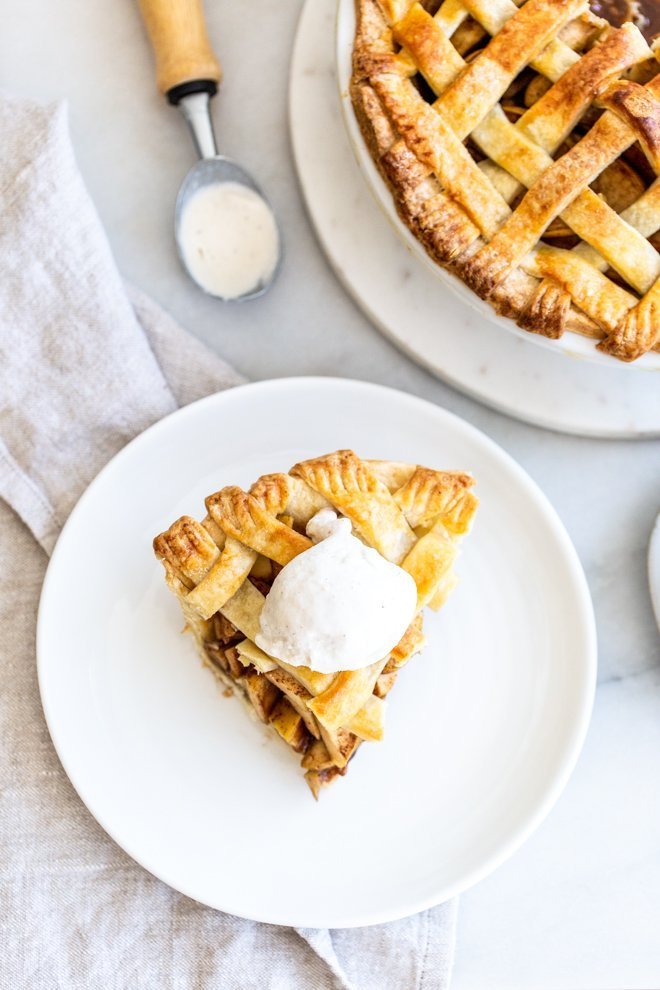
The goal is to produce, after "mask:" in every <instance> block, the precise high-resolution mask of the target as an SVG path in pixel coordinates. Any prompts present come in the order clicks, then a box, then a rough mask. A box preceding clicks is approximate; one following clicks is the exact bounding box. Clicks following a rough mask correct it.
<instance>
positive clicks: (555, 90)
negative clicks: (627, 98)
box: [394, 4, 660, 292]
mask: <svg viewBox="0 0 660 990" xmlns="http://www.w3.org/2000/svg"><path fill="white" fill-rule="evenodd" d="M523 9H525V8H523ZM440 35H442V32H439V30H438V29H436V27H435V22H434V20H433V18H431V16H430V15H429V14H427V13H426V11H424V10H423V8H422V7H421V6H420V5H419V4H415V5H413V7H411V8H410V10H409V12H408V14H407V15H406V17H405V18H404V19H403V21H402V22H400V23H399V24H396V25H395V26H394V37H395V38H396V39H397V40H398V41H399V42H400V43H401V44H403V45H405V46H406V49H407V50H408V51H409V53H410V54H411V55H412V57H413V59H414V62H415V63H416V64H417V66H418V68H419V71H420V72H421V73H422V74H423V75H424V77H425V78H426V80H427V82H428V83H429V85H431V86H432V88H434V89H436V87H437V86H440V85H442V84H443V81H445V80H447V79H449V78H453V77H454V76H456V75H458V74H459V72H460V71H461V68H462V67H463V66H464V65H465V63H464V62H463V59H462V58H461V57H460V55H459V54H458V52H456V49H455V48H454V47H453V45H452V44H451V42H450V41H449V40H448V39H445V37H444V35H442V36H441V37H440ZM450 51H451V52H452V53H453V55H452V54H450ZM650 56H651V50H650V49H649V47H648V45H647V44H646V42H645V41H644V39H643V37H642V35H641V34H640V33H639V31H638V30H637V28H635V27H634V25H632V24H630V25H626V26H624V27H623V28H621V29H620V30H619V31H612V32H611V33H610V34H609V36H608V37H606V38H605V39H604V40H603V41H602V42H601V43H600V44H599V45H597V46H596V47H595V48H593V49H592V50H591V51H590V52H588V53H587V54H586V55H585V56H584V57H583V58H581V59H579V60H578V61H577V62H576V63H575V64H574V65H573V66H572V67H571V68H570V69H569V70H568V71H567V72H566V73H565V74H564V75H563V76H562V77H561V78H560V79H559V80H558V82H556V83H555V85H554V86H552V87H551V89H550V90H548V92H547V93H546V94H544V96H542V97H541V98H540V99H539V100H538V101H537V102H536V103H535V104H534V105H533V106H532V107H530V108H529V110H527V111H526V113H524V114H523V115H522V117H520V119H519V120H518V121H517V122H516V123H515V124H513V123H511V122H510V121H509V120H508V118H507V117H506V114H505V113H504V111H503V110H502V108H501V107H500V106H496V107H494V108H493V109H492V110H491V112H490V113H489V114H488V115H487V117H486V118H485V120H484V121H483V122H482V123H481V124H480V125H479V126H478V127H477V128H476V129H475V130H474V132H473V134H472V138H473V139H474V140H475V141H476V143H477V144H478V145H479V146H480V147H481V148H482V150H483V151H484V152H485V153H486V154H487V155H488V156H489V157H490V159H492V162H495V163H497V164H498V165H499V166H501V168H503V169H506V170H507V172H508V173H510V174H511V175H512V176H514V178H515V179H516V180H518V181H517V182H515V183H513V185H512V186H508V187H506V190H505V198H506V199H507V201H509V200H510V199H513V198H514V196H515V195H517V193H518V191H519V189H520V188H521V187H523V186H524V187H528V188H529V187H531V186H532V185H533V184H534V183H535V182H536V181H537V180H538V179H539V177H540V176H542V175H543V174H544V173H545V172H546V171H548V170H549V169H550V168H551V167H552V166H553V159H552V157H551V154H552V153H554V152H555V151H556V150H557V148H558V147H559V146H560V145H561V143H562V141H564V140H565V138H566V136H567V134H568V133H570V131H571V130H572V128H573V127H574V125H575V123H576V122H577V120H578V119H579V117H580V116H581V115H582V113H583V112H584V111H585V109H587V107H588V106H589V105H590V104H591V102H592V100H593V98H594V96H595V94H596V92H597V91H598V90H599V89H600V88H601V86H603V85H604V84H605V83H606V81H607V80H608V79H610V78H611V76H612V75H615V74H619V73H621V72H622V71H624V69H626V68H628V67H630V66H631V65H633V64H635V63H637V62H639V61H642V60H643V59H646V58H649V57H650ZM440 65H441V66H443V69H442V71H440V68H439V66H440ZM436 91H437V89H436ZM438 105H439V101H438V102H437V103H436V106H438ZM482 171H484V167H483V166H482ZM487 175H488V178H489V180H490V181H491V182H494V183H495V185H496V186H497V185H498V180H500V181H501V177H499V176H497V174H496V169H495V168H494V166H493V165H492V163H491V164H490V165H489V169H488V172H487ZM500 188H502V187H500ZM585 192H586V195H585V198H584V201H583V203H582V204H578V207H576V208H575V209H574V210H572V211H571V210H569V211H568V215H567V214H566V212H564V214H563V217H562V219H564V220H565V221H566V222H568V223H569V225H570V226H572V228H573V229H574V230H575V233H576V234H578V236H580V237H582V238H583V240H585V241H587V242H588V243H590V244H592V245H593V246H594V248H595V249H596V251H597V252H599V253H600V254H601V255H602V257H603V260H604V261H606V262H607V263H609V264H610V265H611V266H612V267H613V268H615V269H616V270H617V271H618V272H619V273H620V274H621V275H622V276H623V277H624V278H625V279H626V280H627V282H628V283H629V284H630V285H632V286H633V288H635V289H637V291H638V292H645V291H646V290H647V289H648V288H649V287H650V286H651V285H652V284H653V283H654V281H655V280H656V278H658V276H659V275H660V257H659V256H658V254H657V252H656V251H655V249H654V247H653V245H651V244H649V242H648V241H647V240H646V238H645V237H644V236H643V235H642V234H641V233H638V232H637V231H636V230H634V229H633V228H632V227H631V226H630V225H629V224H628V223H626V222H625V220H623V219H621V218H620V217H619V215H618V214H617V213H616V212H615V211H614V210H612V209H611V208H610V207H609V206H608V205H607V204H606V203H605V202H604V201H603V200H601V199H600V198H599V197H598V196H596V194H595V193H592V192H591V191H590V190H588V191H585ZM615 245H616V247H615ZM525 253H526V252H525V251H523V252H522V254H521V257H523V256H524V254H525Z"/></svg>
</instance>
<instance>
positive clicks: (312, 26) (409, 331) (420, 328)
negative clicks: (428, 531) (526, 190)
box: [289, 0, 660, 438]
mask: <svg viewBox="0 0 660 990" xmlns="http://www.w3.org/2000/svg"><path fill="white" fill-rule="evenodd" d="M336 11H337V6H336V0H308V2H307V3H306V4H305V6H304V8H303V11H302V14H301V18H300V23H299V27H298V34H297V38H296V43H295V48H294V53H293V60H292V65H291V80H290V104H289V105H290V123H291V135H292V144H293V150H294V156H295V161H296V166H297V169H298V175H299V178H300V183H301V187H302V191H303V195H304V197H305V201H306V204H307V208H308V212H309V215H310V218H311V220H312V222H313V224H314V226H315V228H316V232H317V234H318V237H319V240H320V242H321V244H322V246H323V248H324V250H325V252H326V254H327V257H328V260H329V261H330V263H331V265H332V266H333V268H334V270H335V271H336V273H337V275H338V277H339V278H340V279H341V281H342V282H343V284H344V286H345V287H346V289H347V290H348V291H349V292H350V293H351V295H352V296H353V297H354V298H355V300H356V301H357V303H358V304H359V305H360V306H361V307H362V308H363V309H364V311H365V313H366V314H367V315H368V316H369V318H370V319H371V320H372V321H373V323H374V324H375V325H376V326H377V327H378V328H379V329H380V330H381V331H382V332H383V333H384V334H385V335H386V336H387V337H389V338H390V339H391V340H392V341H393V342H394V343H395V344H396V345H397V346H398V347H399V348H400V349H401V350H402V351H404V352H405V353H406V354H408V355H409V356H410V357H412V358H414V359H415V360H416V361H418V362H419V363H420V364H422V365H424V366H425V367H427V368H428V369H429V370H431V371H432V372H433V373H434V374H436V375H437V376H438V377H440V378H442V379H443V380H445V381H447V382H448V383H449V384H451V385H453V386H455V387H456V388H458V389H460V390H461V391H463V392H466V393H467V394H468V395H471V396H472V397H473V398H476V399H478V400H480V401H482V402H484V403H486V404H488V405H490V406H492V407H494V408H496V409H498V410H500V411H502V412H505V413H508V414H509V415H512V416H516V417H517V418H519V419H522V420H525V421H526V422H530V423H534V424H535V425H538V426H543V427H546V428H548V429H555V430H560V431H564V432H567V433H577V434H580V435H585V436H598V437H625V438H633V437H650V436H660V375H659V374H656V373H655V372H644V373H642V372H641V371H640V372H639V373H633V372H632V371H631V368H630V367H628V366H623V365H620V364H618V363H617V362H615V361H614V360H612V361H608V362H607V363H603V364H600V363H596V362H592V361H587V360H585V359H581V358H574V359H568V358H567V356H566V355H565V354H564V353H563V352H562V351H559V350H553V349H552V348H551V347H540V346H538V344H536V343H535V342H534V341H535V338H532V337H531V335H528V334H525V335H523V334H520V335H519V334H518V333H516V334H513V333H508V332H507V333H504V332H501V331H500V330H499V329H498V328H496V327H493V324H492V321H491V320H490V319H488V320H486V319H484V318H483V317H482V316H481V315H479V314H478V313H477V311H476V309H475V308H474V306H472V305H470V306H468V305H466V304H465V303H464V302H463V300H462V299H461V298H459V297H458V296H457V295H456V293H454V292H452V291H450V290H449V289H448V288H447V285H446V284H445V283H444V282H443V281H442V279H441V278H438V276H437V275H436V274H435V273H434V272H433V271H431V270H430V269H429V266H428V265H427V264H424V265H422V264H419V262H418V259H417V256H416V255H415V254H413V253H412V250H411V249H410V247H409V246H408V245H407V244H406V243H405V241H404V240H402V238H400V237H398V236H397V235H396V234H395V233H394V232H393V228H392V224H391V223H390V221H389V219H387V217H386V215H385V212H384V211H383V210H382V209H381V208H380V207H379V205H377V203H376V200H375V199H374V197H373V196H372V195H371V194H370V192H369V189H370V188H371V186H370V185H369V184H368V183H367V182H366V180H365V177H364V172H363V171H362V169H361V168H360V166H359V165H358V162H357V160H356V157H355V153H354V149H353V147H352V145H351V142H350V141H349V138H348V135H347V129H346V127H345V124H344V120H343V119H342V111H341V108H340V99H339V97H338V85H337V73H336V67H335V64H336V48H335V17H336ZM344 98H346V97H344ZM369 162H370V159H369ZM413 240H414V239H413ZM415 243H416V242H415Z"/></svg>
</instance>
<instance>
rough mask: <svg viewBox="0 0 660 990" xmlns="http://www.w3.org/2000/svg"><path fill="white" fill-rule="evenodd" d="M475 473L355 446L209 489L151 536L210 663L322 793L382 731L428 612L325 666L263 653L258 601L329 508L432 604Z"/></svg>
mask: <svg viewBox="0 0 660 990" xmlns="http://www.w3.org/2000/svg"><path fill="white" fill-rule="evenodd" d="M473 484H474V479H473V478H472V477H471V476H470V475H468V474H465V473H462V472H450V471H435V470H432V469H430V468H425V467H420V466H419V465H414V464H406V463H401V462H391V461H364V460H361V459H360V458H359V457H358V456H357V455H356V454H355V453H354V452H353V451H351V450H341V451H335V452H334V453H332V454H327V455H324V456H323V457H316V458H313V459H311V460H308V461H303V462H301V463H300V464H297V465H295V467H294V468H292V469H291V473H290V474H271V475H264V476H263V477H262V478H260V479H258V481H256V482H255V484H254V485H252V487H251V488H250V490H249V492H244V491H243V490H242V489H241V488H237V487H235V486H228V487H226V488H223V489H221V490H220V491H219V492H215V493H214V494H212V495H210V496H209V497H208V498H207V499H206V509H207V512H208V515H207V517H206V518H205V519H204V520H203V521H202V522H201V523H199V522H197V521H196V520H194V519H192V518H191V517H189V516H184V517H182V518H181V519H178V520H177V521H176V522H175V523H173V525H172V526H171V527H170V529H169V530H167V531H166V532H165V533H161V534H160V535H159V536H158V537H156V539H155V540H154V552H155V554H156V556H157V557H158V558H159V559H160V560H161V561H162V563H163V565H164V567H165V572H166V580H167V583H168V585H169V587H170V588H171V590H172V591H173V592H174V593H175V594H176V595H177V597H178V598H179V601H180V604H181V608H182V610H183V612H184V615H185V617H186V623H187V626H188V628H189V629H190V630H191V631H192V633H193V635H194V637H195V640H196V643H197V646H198V649H199V652H200V654H201V656H202V657H203V659H204V662H205V663H206V665H207V666H209V667H210V668H211V669H212V670H213V672H214V673H215V675H216V676H217V677H218V678H219V679H220V680H221V681H222V682H223V683H225V684H228V685H231V686H232V687H233V688H236V689H237V692H238V694H239V695H240V696H241V697H242V698H243V699H244V700H246V702H247V703H248V704H249V705H251V707H252V709H253V710H254V712H255V714H256V716H257V717H258V718H259V719H260V720H261V721H262V722H265V723H267V724H269V725H270V726H271V727H272V728H273V729H274V730H275V731H276V732H277V734H278V735H279V736H280V737H281V738H282V739H283V740H284V741H285V742H286V743H287V744H288V745H289V746H290V747H291V748H292V749H294V750H295V751H296V752H297V753H299V754H301V755H302V757H303V759H302V766H303V768H304V769H305V770H306V771H307V773H306V775H305V777H306V780H307V783H308V784H309V786H310V788H311V789H312V791H313V793H314V794H315V796H316V795H317V794H318V791H319V789H320V788H321V787H322V786H325V785H326V784H327V783H329V782H330V781H331V780H333V779H334V778H335V777H336V776H337V775H341V774H343V773H345V772H346V768H347V765H348V762H349V760H350V759H351V757H352V756H353V755H354V754H355V752H356V750H357V749H358V747H359V746H360V745H361V743H362V741H364V740H370V741H375V740H379V739H381V738H382V736H383V729H384V717H385V703H384V701H383V698H384V697H385V695H386V694H388V693H389V691H390V690H391V688H392V686H393V684H394V681H395V679H396V675H397V671H398V670H399V668H400V667H401V666H403V665H404V664H405V663H406V662H407V661H408V660H409V659H410V657H412V656H413V655H414V654H415V653H417V652H418V651H419V649H420V648H421V646H422V644H423V641H424V637H423V633H422V616H421V613H419V612H418V614H417V615H416V616H415V618H414V619H413V621H412V622H411V624H410V626H409V628H408V629H407V631H406V633H405V634H404V636H403V637H402V639H401V641H400V642H399V643H398V644H397V646H396V647H395V648H394V649H393V650H392V652H391V653H390V655H389V656H387V657H383V658H382V660H380V661H378V662H377V663H375V664H372V665H371V666H370V667H367V668H364V669H362V670H355V671H343V672H342V671H339V672H337V673H336V674H321V673H318V672H316V671H313V670H311V669H309V668H307V667H293V666H290V665H288V664H286V663H284V662H282V661H278V660H276V659H275V658H272V657H268V656H267V655H266V654H265V653H263V651H261V650H260V649H259V648H258V647H257V646H256V645H255V642H254V640H255V638H256V636H257V634H258V632H259V621H260V615H261V610H262V608H263V604H264V601H265V598H264V595H265V594H266V593H267V592H268V590H269V587H270V583H271V582H272V580H273V579H274V577H275V575H276V573H277V571H278V569H279V568H280V567H281V566H283V565H285V564H286V563H288V561H290V560H292V559H293V557H295V556H296V555H297V554H299V553H303V552H304V551H305V550H306V549H308V548H309V547H310V546H311V541H310V540H309V539H308V538H307V537H306V536H304V535H302V532H301V531H304V529H305V526H306V524H307V522H309V520H310V519H311V518H312V516H313V515H315V514H316V513H317V512H318V511H319V509H322V508H325V507H327V506H331V507H333V508H334V509H336V510H337V511H338V512H340V513H342V514H343V515H345V516H346V517H348V518H349V519H351V521H352V523H353V526H354V529H355V531H356V533H357V534H358V535H359V536H360V537H361V538H362V539H363V540H364V541H365V542H366V543H368V544H369V545H371V546H375V547H376V548H377V549H379V550H380V552H381V553H383V554H384V555H385V556H388V557H389V559H391V560H396V561H397V562H398V563H399V564H401V566H402V567H404V569H406V570H408V571H409V573H411V574H412V576H413V578H414V580H415V581H416V583H417V586H418V592H419V605H420V608H421V605H422V604H424V603H426V602H428V603H429V604H431V606H432V607H435V606H436V605H437V604H439V603H440V601H441V600H442V598H443V597H444V596H446V594H447V592H448V590H449V588H450V586H451V582H452V580H453V575H452V564H453V560H454V557H455V554H456V550H457V545H458V541H459V540H460V538H461V537H462V536H463V535H464V534H465V533H467V531H468V530H469V527H470V524H471V521H472V517H473V515H474V512H475V510H476V505H477V499H476V497H475V496H474V494H473V493H472V491H471V489H472V486H473Z"/></svg>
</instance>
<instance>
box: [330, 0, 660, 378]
mask: <svg viewBox="0 0 660 990" xmlns="http://www.w3.org/2000/svg"><path fill="white" fill-rule="evenodd" d="M354 36H355V0H338V6H337V22H336V59H337V80H338V82H339V87H340V99H341V107H342V113H343V117H344V123H345V125H346V130H347V132H348V137H349V140H350V143H351V146H352V148H353V151H354V153H355V156H356V158H357V161H358V164H359V166H360V169H361V171H362V173H363V175H364V176H365V178H366V180H367V184H368V185H369V188H370V189H371V192H372V193H373V195H374V197H375V199H376V202H377V203H378V204H379V206H380V207H381V209H382V210H383V212H384V213H385V215H386V216H387V218H388V220H389V221H390V223H391V224H392V226H393V228H394V229H395V230H396V232H397V234H398V235H399V237H400V238H402V240H403V241H404V243H405V244H406V246H407V247H408V249H409V250H410V252H411V253H412V254H413V255H414V257H415V258H416V259H417V261H418V262H419V263H421V264H422V265H424V266H425V267H426V268H427V269H429V270H430V271H432V272H433V273H434V275H436V276H437V277H438V278H439V279H440V280H441V281H442V282H443V283H444V284H445V285H447V286H448V287H449V288H450V289H451V290H452V291H453V292H454V293H456V294H457V295H458V296H459V298H460V299H462V301H463V302H464V303H466V304H467V305H468V306H471V307H472V308H473V309H475V310H476V311H477V312H478V313H479V315H480V316H482V317H485V318H486V319H487V320H489V321H490V322H491V323H496V324H497V325H498V326H500V327H502V328H504V329H505V330H508V331H509V332H511V333H514V334H516V336H518V337H521V338H523V339H524V340H527V341H529V340H531V341H532V342H533V343H535V344H538V345H539V346H541V347H544V348H550V349H551V350H553V351H558V350H559V351H563V352H564V353H565V354H567V355H570V356H572V357H578V358H583V359H584V358H587V359H588V360H589V361H594V362H596V363H598V364H601V365H604V366H606V367H609V366H611V365H612V364H613V363H616V364H617V365H622V366H624V367H626V368H628V369H636V370H638V371H644V370H646V371H651V370H658V369H660V353H658V352H657V351H653V352H651V353H649V354H645V355H644V356H643V357H642V358H640V359H638V360H637V361H635V362H634V363H633V364H626V363H625V362H621V361H618V360H617V359H616V358H612V357H609V356H608V355H607V354H602V353H601V352H600V351H599V350H597V349H596V342H595V341H593V340H592V339H591V338H589V337H584V336H582V335H581V334H579V333H572V332H568V333H565V334H564V335H563V336H562V337H561V338H560V339H559V340H549V339H548V338H547V337H542V336H540V335H539V334H530V333H528V332H527V331H525V330H521V329H520V327H518V326H516V324H515V323H514V321H513V320H511V319H508V318H507V317H504V316H498V315H497V314H496V313H495V311H494V310H493V308H492V307H491V306H490V305H489V304H488V303H487V302H485V300H483V299H480V298H479V296H477V295H476V294H475V293H474V292H472V291H471V290H470V289H468V288H467V286H466V285H465V284H464V283H463V282H462V281H461V280H460V279H459V278H457V277H456V276H454V275H452V274H451V273H450V272H447V271H445V270H444V268H441V267H440V265H437V264H436V263H435V262H434V261H433V260H432V259H431V258H430V257H429V255H428V254H427V253H426V251H425V250H424V248H423V247H422V245H421V244H420V242H419V241H418V240H417V238H416V237H415V236H414V235H413V234H412V233H411V232H410V230H409V229H408V227H406V225H405V224H404V223H403V222H402V220H401V219H400V218H399V215H398V213H397V212H396V209H395V206H394V200H393V198H392V194H391V192H390V190H389V188H388V186H387V184H386V183H385V181H384V180H383V178H382V176H381V174H380V172H379V171H378V169H377V168H376V166H375V164H374V162H373V159H372V157H371V154H370V153H369V149H368V148H367V146H366V144H365V142H364V139H363V137H362V133H361V131H360V128H359V125H358V123H357V120H356V117H355V114H354V112H353V107H352V104H351V99H350V95H349V86H350V81H351V56H352V51H353V38H354Z"/></svg>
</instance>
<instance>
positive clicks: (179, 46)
mask: <svg viewBox="0 0 660 990" xmlns="http://www.w3.org/2000/svg"><path fill="white" fill-rule="evenodd" d="M139 3H140V10H141V12H142V17H143V19H144V23H145V26H146V28H147V33H148V35H149V38H150V40H151V44H152V47H153V50H154V54H155V56H156V78H157V84H158V88H159V89H160V91H161V92H162V93H163V94H164V95H165V96H166V97H167V100H168V101H169V103H171V104H172V105H173V106H178V107H179V109H180V110H181V112H182V113H183V116H184V118H185V120H186V122H187V124H188V127H189V129H190V132H191V134H192V138H193V142H194V144H195V148H196V150H197V153H198V154H199V156H200V161H198V162H197V164H196V165H193V167H192V168H191V169H190V171H189V172H188V174H187V175H186V177H185V178H184V180H183V182H182V184H181V187H180V189H179V193H178V196H177V200H176V207H175V215H174V234H175V241H176V245H177V252H178V255H179V259H180V261H181V265H182V266H183V268H184V270H185V271H186V273H187V274H188V275H189V277H190V278H191V279H192V280H193V281H194V282H195V284H196V285H198V286H199V288H201V289H202V291H203V292H205V293H206V294H207V295H210V296H213V297H214V298H216V299H221V300H223V301H225V302H246V301H247V300H249V299H256V298H258V297H259V296H262V295H263V294H264V293H265V292H267V291H268V289H269V288H270V286H271V285H272V283H273V282H274V280H275V278H276V277H277V274H278V272H279V270H280V267H281V264H282V238H281V235H280V232H279V228H278V227H277V223H276V220H275V215H274V212H273V210H272V207H271V205H270V203H269V201H268V199H267V198H266V196H265V195H264V193H263V192H262V190H261V189H260V187H259V185H258V184H257V183H256V182H255V180H254V179H253V178H252V176H251V175H250V174H249V172H246V170H245V169H244V168H242V166H240V165H239V164H238V162H235V161H233V160H232V159H231V158H226V157H225V156H224V155H219V154H218V148H217V144H216V139H215V134H214V131H213V122H212V120H211V112H210V103H211V98H212V97H213V96H214V95H215V93H216V92H217V90H218V84H219V82H220V80H221V78H222V70H221V68H220V63H219V62H218V60H217V58H216V56H215V55H214V53H213V50H212V49H211V44H210V41H209V38H208V34H207V30H206V23H205V19H204V10H203V7H202V0H139ZM225 182H231V183H238V184H239V185H241V186H245V187H246V188H247V189H250V190H252V192H254V193H256V194H257V195H258V196H259V197H260V198H261V199H262V200H263V202H264V204H265V205H266V207H267V208H268V210H269V211H270V213H271V216H272V217H273V223H274V225H275V227H276V229H277V235H278V238H277V240H278V244H277V251H278V254H277V261H276V264H275V266H274V268H273V269H272V271H271V272H270V273H269V275H268V276H267V277H266V278H262V279H261V281H259V282H258V283H257V284H256V285H255V286H254V287H253V288H250V290H249V291H247V292H245V293H243V294H242V295H240V296H223V295H219V294H218V293H215V292H212V291H210V290H209V289H208V288H207V287H206V286H204V285H202V284H201V283H200V282H199V281H198V280H197V279H196V278H195V276H194V274H193V273H192V271H191V270H190V267H189V266H188V263H187V261H186V257H185V252H184V250H183V244H182V239H181V221H182V217H183V214H184V211H185V208H186V206H187V204H188V202H189V201H190V198H191V197H192V196H193V195H194V194H195V193H196V192H198V191H199V190H200V189H201V188H202V187H204V186H208V185H218V184H219V183H225Z"/></svg>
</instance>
